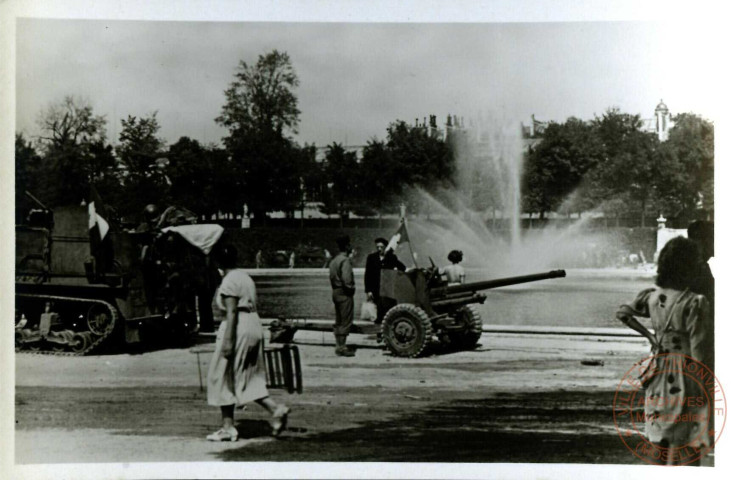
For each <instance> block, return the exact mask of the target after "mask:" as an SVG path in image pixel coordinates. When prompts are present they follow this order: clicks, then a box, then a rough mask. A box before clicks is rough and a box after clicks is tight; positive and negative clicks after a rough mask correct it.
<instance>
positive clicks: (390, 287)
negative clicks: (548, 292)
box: [380, 262, 566, 357]
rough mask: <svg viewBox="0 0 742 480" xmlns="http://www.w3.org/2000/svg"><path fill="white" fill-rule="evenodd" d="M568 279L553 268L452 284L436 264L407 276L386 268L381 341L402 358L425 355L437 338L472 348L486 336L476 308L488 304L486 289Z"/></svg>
mask: <svg viewBox="0 0 742 480" xmlns="http://www.w3.org/2000/svg"><path fill="white" fill-rule="evenodd" d="M431 263H432V262H431ZM565 276H566V273H565V271H564V270H552V271H550V272H545V273H536V274H532V275H521V276H517V277H507V278H498V279H492V280H485V281H481V282H473V283H466V284H452V285H448V284H446V282H445V281H444V280H443V279H442V278H441V275H440V274H439V272H438V269H437V268H436V267H435V265H433V266H432V267H431V268H429V269H420V268H414V269H410V270H408V271H406V272H404V273H403V272H399V271H396V270H382V272H381V297H382V301H381V302H380V303H381V308H382V313H383V314H384V317H383V318H384V319H383V321H382V329H381V334H382V339H383V341H384V343H385V345H386V348H388V349H389V351H390V352H391V353H392V354H393V355H396V356H400V357H419V356H421V355H424V354H425V353H426V352H427V351H428V350H429V348H430V346H431V344H432V340H433V335H436V336H437V337H438V338H439V339H440V340H441V342H443V343H445V344H449V345H450V346H451V347H452V348H454V349H458V350H471V349H473V348H475V347H476V345H477V342H478V341H479V338H480V337H481V335H482V317H481V316H480V315H479V312H478V311H477V309H476V308H475V307H474V306H473V305H472V304H475V303H484V301H485V300H486V298H487V296H486V295H485V294H484V293H481V292H482V291H483V290H488V289H492V288H498V287H505V286H508V285H517V284H520V283H528V282H536V281H540V280H547V279H552V278H560V277H565Z"/></svg>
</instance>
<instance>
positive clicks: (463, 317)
mask: <svg viewBox="0 0 742 480" xmlns="http://www.w3.org/2000/svg"><path fill="white" fill-rule="evenodd" d="M455 318H456V323H457V325H460V326H462V327H463V330H457V331H452V332H449V334H448V336H449V338H450V339H451V346H452V347H453V348H455V349H459V350H473V349H474V348H475V347H476V346H477V343H478V342H479V338H480V337H481V336H482V317H481V316H480V315H479V312H478V311H477V309H476V308H474V307H473V306H471V305H464V306H463V307H461V308H460V309H459V310H457V311H456V316H455Z"/></svg>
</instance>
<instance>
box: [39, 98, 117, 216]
mask: <svg viewBox="0 0 742 480" xmlns="http://www.w3.org/2000/svg"><path fill="white" fill-rule="evenodd" d="M37 123H38V126H39V128H40V130H41V134H40V136H39V146H40V150H41V152H42V154H43V161H42V162H41V164H40V169H39V183H38V185H37V188H38V192H37V194H38V197H39V198H40V199H41V200H42V201H44V202H45V203H46V204H47V205H48V206H50V207H55V206H59V205H68V204H74V203H79V202H80V201H81V200H86V199H87V192H88V187H89V185H90V184H91V182H94V181H95V180H96V179H99V178H100V177H101V176H102V175H103V174H104V173H105V171H106V170H108V169H110V168H111V167H112V164H113V159H112V156H111V151H110V150H109V149H108V148H107V145H106V142H105V136H106V131H105V126H106V120H105V117H103V116H98V115H94V114H93V109H92V107H91V106H90V105H88V104H87V103H86V102H85V101H83V100H81V99H76V98H74V97H71V96H67V97H64V99H63V100H62V101H61V102H60V103H56V104H52V105H50V106H49V107H48V108H46V109H45V110H43V111H42V112H41V113H40V114H39V117H38V119H37ZM82 192H84V193H82Z"/></svg>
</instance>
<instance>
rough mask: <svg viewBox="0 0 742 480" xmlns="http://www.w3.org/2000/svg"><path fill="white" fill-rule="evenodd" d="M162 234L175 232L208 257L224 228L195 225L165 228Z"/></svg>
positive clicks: (214, 225) (210, 225)
mask: <svg viewBox="0 0 742 480" xmlns="http://www.w3.org/2000/svg"><path fill="white" fill-rule="evenodd" d="M162 231H163V232H175V233H177V234H179V235H180V236H181V237H183V238H185V239H186V241H187V242H188V243H190V244H191V245H193V246H194V247H196V248H198V249H200V250H201V251H202V252H204V255H208V254H209V252H211V249H212V248H214V245H216V242H218V241H219V239H220V238H221V237H222V234H223V233H224V227H222V226H221V225H216V224H211V223H207V224H197V225H178V226H177V227H167V228H163V229H162Z"/></svg>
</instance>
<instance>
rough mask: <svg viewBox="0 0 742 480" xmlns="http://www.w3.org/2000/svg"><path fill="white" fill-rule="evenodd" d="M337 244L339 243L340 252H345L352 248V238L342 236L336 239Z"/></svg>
mask: <svg viewBox="0 0 742 480" xmlns="http://www.w3.org/2000/svg"><path fill="white" fill-rule="evenodd" d="M335 243H337V246H338V248H339V249H340V251H341V252H344V251H346V250H347V249H348V247H350V237H349V236H348V235H340V236H339V237H337V238H336V239H335Z"/></svg>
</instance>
